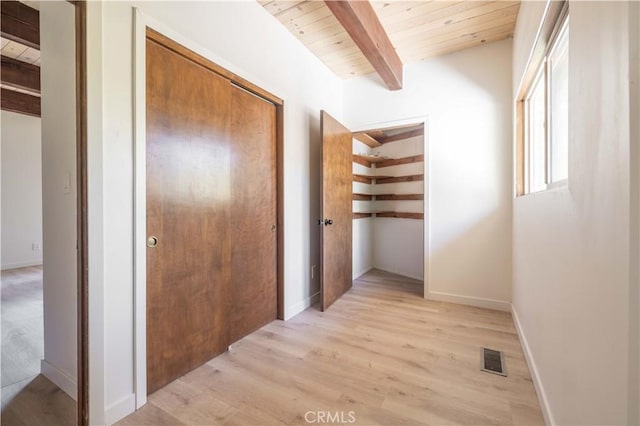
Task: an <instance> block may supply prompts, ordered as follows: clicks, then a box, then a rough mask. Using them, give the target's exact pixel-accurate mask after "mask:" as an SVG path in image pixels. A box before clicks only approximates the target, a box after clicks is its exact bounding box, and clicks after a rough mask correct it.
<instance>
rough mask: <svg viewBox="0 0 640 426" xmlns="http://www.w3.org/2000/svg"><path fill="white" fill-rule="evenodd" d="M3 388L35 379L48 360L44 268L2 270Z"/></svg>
mask: <svg viewBox="0 0 640 426" xmlns="http://www.w3.org/2000/svg"><path fill="white" fill-rule="evenodd" d="M1 278H2V287H1V293H0V294H1V300H2V306H1V308H2V309H1V313H2V316H1V318H2V320H1V329H2V368H0V370H1V372H2V388H5V387H6V386H9V385H12V384H14V383H17V382H20V381H22V380H25V379H32V378H34V377H35V376H36V375H37V374H38V373H39V372H40V360H41V359H42V358H43V357H44V329H43V306H42V303H43V293H42V266H33V267H28V268H18V269H9V270H5V271H2V274H1Z"/></svg>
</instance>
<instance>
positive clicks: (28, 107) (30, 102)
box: [0, 88, 40, 117]
mask: <svg viewBox="0 0 640 426" xmlns="http://www.w3.org/2000/svg"><path fill="white" fill-rule="evenodd" d="M0 97H1V98H2V99H0V108H2V109H3V110H4V111H11V112H17V113H19V114H26V115H32V116H34V117H40V98H39V97H38V96H33V95H27V94H26V93H20V92H16V91H15V90H9V89H5V88H3V89H2V91H1V93H0Z"/></svg>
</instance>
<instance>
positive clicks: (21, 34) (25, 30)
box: [0, 0, 40, 50]
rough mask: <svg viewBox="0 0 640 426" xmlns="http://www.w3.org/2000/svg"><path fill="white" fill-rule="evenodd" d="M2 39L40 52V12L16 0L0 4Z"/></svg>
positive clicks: (7, 0)
mask: <svg viewBox="0 0 640 426" xmlns="http://www.w3.org/2000/svg"><path fill="white" fill-rule="evenodd" d="M0 33H1V34H2V37H4V38H6V39H8V40H13V41H15V42H18V43H21V44H24V45H25V46H29V47H32V48H34V49H36V50H40V12H39V11H38V10H37V9H34V8H32V7H29V6H27V5H26V4H24V3H21V2H19V1H15V0H3V1H2V2H0Z"/></svg>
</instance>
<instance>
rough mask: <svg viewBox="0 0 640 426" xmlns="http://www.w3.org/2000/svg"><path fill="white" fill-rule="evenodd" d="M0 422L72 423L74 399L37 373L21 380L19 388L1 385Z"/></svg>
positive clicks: (15, 424) (27, 424) (21, 424)
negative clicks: (14, 388)
mask: <svg viewBox="0 0 640 426" xmlns="http://www.w3.org/2000/svg"><path fill="white" fill-rule="evenodd" d="M5 389H6V391H5ZM2 424H3V425H10V426H31V425H65V426H66V425H75V424H76V402H75V401H74V400H73V399H72V398H71V397H70V396H69V395H67V394H66V393H64V391H62V390H61V389H59V388H58V387H57V386H56V385H54V384H53V383H52V382H50V381H49V380H48V379H47V378H45V377H44V376H42V375H38V376H36V377H35V378H32V379H28V380H26V381H25V382H24V383H20V390H19V391H15V390H13V389H8V388H3V389H2Z"/></svg>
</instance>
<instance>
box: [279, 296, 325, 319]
mask: <svg viewBox="0 0 640 426" xmlns="http://www.w3.org/2000/svg"><path fill="white" fill-rule="evenodd" d="M319 301H320V292H317V293H316V294H312V295H311V296H309V297H307V298H306V299H305V300H301V301H300V302H298V303H296V304H295V305H291V306H289V307H287V310H286V312H285V315H284V320H285V321H287V320H290V319H291V318H293V317H295V316H296V315H298V314H299V313H300V312H302V311H304V310H305V309H307V308H308V307H309V306H311V305H313V304H314V303H317V302H319Z"/></svg>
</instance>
